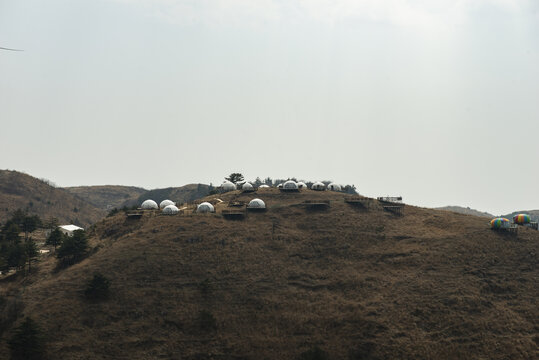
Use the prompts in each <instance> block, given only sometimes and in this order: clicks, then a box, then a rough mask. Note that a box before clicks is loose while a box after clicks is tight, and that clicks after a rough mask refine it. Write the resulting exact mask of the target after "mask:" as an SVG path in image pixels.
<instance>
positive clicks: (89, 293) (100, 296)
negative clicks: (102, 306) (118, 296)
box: [84, 273, 110, 301]
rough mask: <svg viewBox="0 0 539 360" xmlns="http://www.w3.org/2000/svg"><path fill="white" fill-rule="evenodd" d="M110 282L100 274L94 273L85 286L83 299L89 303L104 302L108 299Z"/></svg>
mask: <svg viewBox="0 0 539 360" xmlns="http://www.w3.org/2000/svg"><path fill="white" fill-rule="evenodd" d="M109 288H110V280H109V279H107V278H106V277H105V276H104V275H102V274H100V273H95V274H94V277H93V278H92V279H91V280H90V281H88V283H87V284H86V289H84V297H85V298H86V299H87V300H90V301H100V300H105V299H107V298H108V297H109Z"/></svg>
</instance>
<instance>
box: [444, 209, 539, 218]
mask: <svg viewBox="0 0 539 360" xmlns="http://www.w3.org/2000/svg"><path fill="white" fill-rule="evenodd" d="M434 209H435V210H445V211H452V212H456V213H458V214H464V215H474V216H481V217H489V218H493V217H496V216H497V215H493V214H491V213H488V212H486V211H479V210H475V209H470V208H469V207H463V206H443V207H437V208H434ZM517 214H528V215H530V217H531V218H532V221H539V210H519V211H513V212H512V213H509V214H505V215H501V217H504V218H507V219H509V220H511V219H512V218H513V216H515V215H517Z"/></svg>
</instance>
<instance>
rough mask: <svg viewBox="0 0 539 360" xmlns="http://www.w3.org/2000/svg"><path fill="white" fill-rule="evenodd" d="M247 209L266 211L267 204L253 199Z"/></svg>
mask: <svg viewBox="0 0 539 360" xmlns="http://www.w3.org/2000/svg"><path fill="white" fill-rule="evenodd" d="M247 209H250V210H265V209H266V203H265V202H264V201H263V200H261V199H258V198H257V199H253V200H251V201H249V205H247Z"/></svg>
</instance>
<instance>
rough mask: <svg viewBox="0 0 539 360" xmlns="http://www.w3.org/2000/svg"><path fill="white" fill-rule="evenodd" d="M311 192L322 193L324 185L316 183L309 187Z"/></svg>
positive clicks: (324, 188)
mask: <svg viewBox="0 0 539 360" xmlns="http://www.w3.org/2000/svg"><path fill="white" fill-rule="evenodd" d="M311 190H316V191H324V190H326V185H324V183H321V182H320V181H317V182H315V183H314V184H312V185H311Z"/></svg>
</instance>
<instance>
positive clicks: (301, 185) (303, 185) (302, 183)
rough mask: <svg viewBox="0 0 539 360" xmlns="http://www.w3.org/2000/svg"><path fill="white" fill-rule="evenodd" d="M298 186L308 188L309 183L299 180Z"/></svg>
mask: <svg viewBox="0 0 539 360" xmlns="http://www.w3.org/2000/svg"><path fill="white" fill-rule="evenodd" d="M298 188H300V189H307V184H305V183H304V182H302V181H300V182H298Z"/></svg>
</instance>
